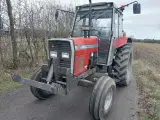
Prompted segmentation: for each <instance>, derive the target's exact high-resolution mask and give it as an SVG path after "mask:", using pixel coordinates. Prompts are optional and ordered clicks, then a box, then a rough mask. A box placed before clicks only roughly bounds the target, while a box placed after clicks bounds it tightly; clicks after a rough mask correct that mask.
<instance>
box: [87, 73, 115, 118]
mask: <svg viewBox="0 0 160 120" xmlns="http://www.w3.org/2000/svg"><path fill="white" fill-rule="evenodd" d="M115 92H116V85H115V81H114V80H113V79H111V78H110V77H108V76H103V77H101V78H100V79H99V80H98V81H97V83H96V84H95V86H94V89H93V92H92V95H91V97H90V102H89V112H90V114H91V115H92V116H93V118H94V119H96V120H99V119H100V120H105V119H106V118H107V115H108V113H109V111H110V109H111V107H112V104H113V101H114V99H115ZM108 96H109V97H110V98H109V97H108ZM108 98H109V99H108ZM107 100H108V101H109V102H108V103H107V102H106V101H107ZM106 104H107V105H108V106H107V107H106V106H105V105H106ZM104 107H105V108H104Z"/></svg>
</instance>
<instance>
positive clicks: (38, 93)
mask: <svg viewBox="0 0 160 120" xmlns="http://www.w3.org/2000/svg"><path fill="white" fill-rule="evenodd" d="M31 79H32V80H35V81H38V82H43V83H46V81H45V80H43V79H42V70H41V69H40V70H38V71H37V72H36V73H35V74H33V76H32V77H31ZM30 90H31V93H32V94H33V95H34V96H35V97H36V98H38V99H40V100H46V99H48V98H49V97H51V96H53V94H52V93H50V92H48V91H45V90H42V89H39V88H35V87H32V86H31V87H30Z"/></svg>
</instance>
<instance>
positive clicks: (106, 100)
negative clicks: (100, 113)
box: [104, 88, 113, 111]
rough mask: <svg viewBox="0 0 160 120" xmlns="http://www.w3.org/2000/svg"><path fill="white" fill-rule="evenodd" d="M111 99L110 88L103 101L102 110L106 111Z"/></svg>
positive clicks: (111, 91) (111, 92)
mask: <svg viewBox="0 0 160 120" xmlns="http://www.w3.org/2000/svg"><path fill="white" fill-rule="evenodd" d="M112 100H113V90H112V88H111V89H110V90H109V91H108V94H107V96H106V99H105V103H104V111H108V110H109V108H110V106H111V104H112Z"/></svg>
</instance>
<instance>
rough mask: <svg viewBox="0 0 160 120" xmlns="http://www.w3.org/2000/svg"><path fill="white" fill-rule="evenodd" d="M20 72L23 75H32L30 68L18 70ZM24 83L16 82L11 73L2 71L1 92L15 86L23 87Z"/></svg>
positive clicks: (0, 76) (0, 77)
mask: <svg viewBox="0 0 160 120" xmlns="http://www.w3.org/2000/svg"><path fill="white" fill-rule="evenodd" d="M18 73H19V74H20V75H21V76H23V77H30V76H31V72H30V71H28V70H23V71H22V70H21V71H18ZM21 86H22V84H20V83H17V82H14V81H13V80H12V79H11V76H10V74H9V73H7V72H4V71H2V70H1V71H0V92H6V91H9V90H12V89H15V88H19V87H21Z"/></svg>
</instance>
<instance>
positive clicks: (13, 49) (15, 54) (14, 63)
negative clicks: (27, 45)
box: [6, 0, 18, 69]
mask: <svg viewBox="0 0 160 120" xmlns="http://www.w3.org/2000/svg"><path fill="white" fill-rule="evenodd" d="M6 3H7V9H8V17H9V22H10V34H11V41H12V54H13V65H14V68H15V69H16V68H17V67H18V64H17V42H16V38H15V34H14V19H13V15H12V6H11V1H10V0H6Z"/></svg>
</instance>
